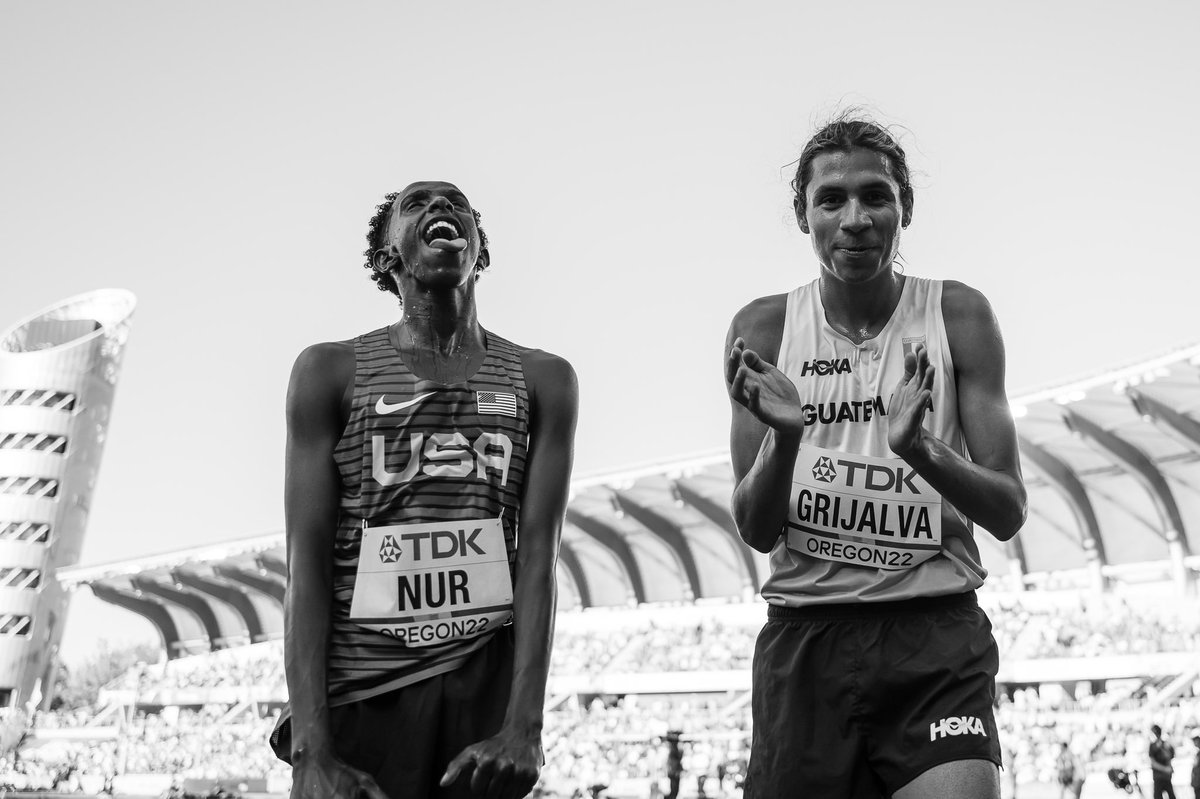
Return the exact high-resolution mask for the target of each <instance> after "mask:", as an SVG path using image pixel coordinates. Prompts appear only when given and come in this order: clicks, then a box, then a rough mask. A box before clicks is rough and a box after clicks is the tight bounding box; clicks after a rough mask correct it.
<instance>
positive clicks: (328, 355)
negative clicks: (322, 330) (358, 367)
mask: <svg viewBox="0 0 1200 799" xmlns="http://www.w3.org/2000/svg"><path fill="white" fill-rule="evenodd" d="M296 372H304V373H305V377H306V379H309V380H315V381H317V382H318V383H321V384H327V383H330V384H333V385H338V386H344V385H345V384H346V381H347V380H348V379H350V378H352V377H353V376H354V342H353V341H322V342H321V343H319V344H313V345H311V346H308V347H305V348H304V350H303V351H302V352H301V353H300V355H299V356H297V357H296V366H295V369H294V370H293V373H296Z"/></svg>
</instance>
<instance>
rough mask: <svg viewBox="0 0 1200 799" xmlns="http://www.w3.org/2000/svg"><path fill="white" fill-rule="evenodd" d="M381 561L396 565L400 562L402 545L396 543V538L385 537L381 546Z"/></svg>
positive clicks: (391, 536) (392, 536)
mask: <svg viewBox="0 0 1200 799" xmlns="http://www.w3.org/2000/svg"><path fill="white" fill-rule="evenodd" d="M379 560H380V562H381V563H395V562H396V561H398V560H400V545H399V544H397V543H396V536H394V535H385V536H384V537H383V543H381V544H380V545H379Z"/></svg>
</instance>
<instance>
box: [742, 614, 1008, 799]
mask: <svg viewBox="0 0 1200 799" xmlns="http://www.w3.org/2000/svg"><path fill="white" fill-rule="evenodd" d="M998 667H999V655H998V653H997V650H996V642H995V640H994V639H993V638H992V625H991V622H989V621H988V618H987V615H986V614H985V613H984V612H983V610H982V609H981V608H980V607H979V603H978V601H977V600H976V598H975V593H974V592H973V591H972V592H969V593H966V594H956V595H952V596H945V597H929V598H921V599H911V600H905V601H900V602H880V603H861V602H860V603H855V604H845V605H817V606H810V607H805V608H785V607H779V606H775V605H772V606H770V608H769V610H768V614H767V623H766V626H765V627H763V629H762V632H761V633H760V634H759V636H758V643H757V645H756V646H755V650H754V687H753V697H752V699H753V706H752V709H753V714H754V738H753V743H752V746H751V750H750V767H749V773H748V775H747V780H746V792H745V799H784V798H785V797H786V798H787V799H795V798H797V797H810V796H811V797H839V799H867V797H872V798H875V797H886V796H891V794H892V793H894V792H895V791H896V790H898V789H899V788H902V787H903V786H905V785H907V784H908V783H909V782H911V781H912V780H913V779H914V778H916V777H918V776H919V775H920V774H922V773H923V772H925V771H927V770H929V769H930V768H933V767H934V766H938V765H941V764H943V763H948V762H951V761H955V760H977V759H981V760H990V761H991V762H993V763H995V764H997V765H999V764H1000V743H999V741H998V740H997V732H996V719H995V716H994V715H993V713H992V703H993V701H994V700H995V696H996V670H997V668H998Z"/></svg>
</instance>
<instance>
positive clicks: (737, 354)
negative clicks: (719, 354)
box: [725, 347, 742, 383]
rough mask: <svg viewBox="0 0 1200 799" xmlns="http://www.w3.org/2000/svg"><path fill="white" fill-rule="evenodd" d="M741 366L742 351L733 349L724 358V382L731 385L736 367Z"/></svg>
mask: <svg viewBox="0 0 1200 799" xmlns="http://www.w3.org/2000/svg"><path fill="white" fill-rule="evenodd" d="M741 365H742V351H741V350H740V349H738V348H737V347H734V348H733V349H731V350H730V351H729V355H727V356H726V358H725V382H726V383H732V382H733V376H734V375H736V374H737V370H738V367H740V366H741Z"/></svg>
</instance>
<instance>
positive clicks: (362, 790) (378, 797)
mask: <svg viewBox="0 0 1200 799" xmlns="http://www.w3.org/2000/svg"><path fill="white" fill-rule="evenodd" d="M360 774H361V776H360V777H359V778H358V796H359V799H389V798H388V795H387V794H386V793H384V792H383V789H382V788H380V787H379V783H377V782H375V780H374V778H372V777H371V775H370V774H367V773H365V772H360Z"/></svg>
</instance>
